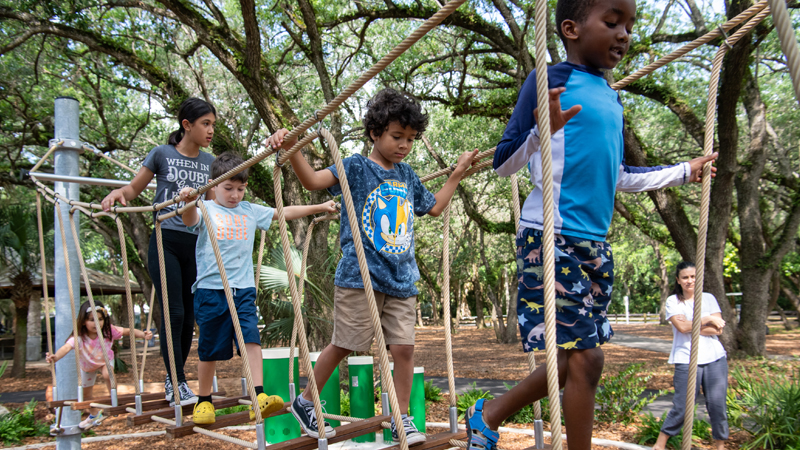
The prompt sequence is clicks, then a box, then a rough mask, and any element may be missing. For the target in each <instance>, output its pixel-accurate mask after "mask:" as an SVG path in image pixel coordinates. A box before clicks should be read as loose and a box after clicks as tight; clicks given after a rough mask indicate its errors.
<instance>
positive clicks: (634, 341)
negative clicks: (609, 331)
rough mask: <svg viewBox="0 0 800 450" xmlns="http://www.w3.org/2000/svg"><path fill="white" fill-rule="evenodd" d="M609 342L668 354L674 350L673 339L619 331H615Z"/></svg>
mask: <svg viewBox="0 0 800 450" xmlns="http://www.w3.org/2000/svg"><path fill="white" fill-rule="evenodd" d="M609 343H610V344H616V345H624V346H625V347H632V348H638V349H641V350H650V351H654V352H660V353H666V354H669V353H670V352H671V351H672V341H668V340H666V339H657V338H649V337H642V336H636V335H633V334H626V333H619V332H614V337H612V338H611V340H610V341H609Z"/></svg>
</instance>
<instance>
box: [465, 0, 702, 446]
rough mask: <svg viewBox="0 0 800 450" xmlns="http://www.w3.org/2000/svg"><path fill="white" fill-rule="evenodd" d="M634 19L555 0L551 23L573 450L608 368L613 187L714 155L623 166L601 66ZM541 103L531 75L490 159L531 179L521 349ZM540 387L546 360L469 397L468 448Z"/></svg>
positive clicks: (538, 257) (588, 424)
mask: <svg viewBox="0 0 800 450" xmlns="http://www.w3.org/2000/svg"><path fill="white" fill-rule="evenodd" d="M635 18H636V3H635V0H559V2H558V5H557V6H556V23H557V24H558V27H557V31H558V33H559V36H560V37H561V40H562V42H563V43H564V46H565V47H566V49H567V61H566V62H563V63H560V64H556V65H554V66H551V67H549V68H548V77H549V88H550V91H549V104H550V108H549V109H550V116H551V123H550V129H551V132H552V133H553V136H552V161H553V163H552V168H553V201H554V203H555V204H554V214H555V260H556V282H555V288H556V307H557V312H556V324H557V325H556V327H557V344H558V347H559V350H558V370H559V380H560V385H561V387H564V396H563V403H564V418H565V421H566V426H567V431H568V435H569V448H570V449H571V450H575V449H589V448H591V437H592V426H593V422H594V397H595V391H596V388H597V383H598V381H599V379H600V375H601V373H602V370H603V351H602V349H601V348H600V345H601V344H603V343H605V342H607V341H608V340H609V339H610V338H611V336H612V335H613V331H612V330H611V325H610V323H609V321H608V320H607V319H606V310H607V308H608V304H609V302H610V300H611V291H612V285H613V282H614V259H613V256H612V253H611V246H610V245H609V244H608V243H607V242H605V238H606V233H607V232H608V228H609V225H610V224H611V216H612V214H613V212H614V195H615V192H616V191H624V192H641V191H647V190H653V189H660V188H664V187H670V186H679V185H682V184H684V183H686V182H689V181H699V179H700V175H701V172H702V167H703V164H705V163H706V162H708V161H713V160H714V159H715V158H716V154H714V155H712V156H709V157H705V158H697V159H693V160H691V161H689V162H684V163H681V164H676V165H674V166H660V167H630V166H627V165H626V164H625V163H624V161H623V152H624V143H623V126H624V123H623V117H622V112H623V108H622V103H621V101H620V98H619V95H618V94H617V92H615V91H614V90H613V89H611V87H610V86H609V85H608V83H607V82H606V80H605V79H604V78H603V72H602V71H603V70H609V69H613V68H614V67H615V66H616V65H617V64H618V63H619V61H620V60H621V59H622V57H623V56H625V53H626V52H627V51H628V46H629V45H630V38H631V29H632V27H633V24H634V22H635ZM562 104H563V106H564V110H562ZM536 106H537V98H536V76H535V73H532V74H530V76H528V78H527V80H526V81H525V83H524V85H523V87H522V90H521V91H520V94H519V98H518V101H517V105H516V107H515V109H514V113H513V114H512V116H511V119H510V120H509V122H508V126H507V128H506V131H505V133H504V134H503V138H502V140H501V141H500V143H499V144H498V145H497V151H496V152H495V155H494V169H495V171H496V172H497V173H498V175H500V176H510V175H512V174H514V173H516V172H517V171H519V170H520V169H522V168H523V167H525V166H526V165H527V166H528V168H529V170H530V173H531V181H532V182H533V183H534V184H535V188H534V189H533V191H532V192H531V194H530V195H529V196H528V198H527V200H526V201H525V205H524V207H523V210H522V215H521V218H520V228H519V233H518V234H517V266H518V272H517V275H518V279H519V295H518V304H517V305H518V306H517V312H518V314H519V328H520V334H521V338H522V346H523V349H524V350H525V351H526V352H528V351H533V350H541V349H544V308H543V306H544V294H543V292H544V290H543V270H544V269H543V262H542V256H543V255H542V254H541V250H542V228H543V202H542V164H541V153H539V151H538V150H539V126H538V125H537V123H536V113H537V111H536ZM714 170H716V169H713V168H712V173H713V171H714ZM712 176H713V175H712ZM545 395H547V375H546V368H545V365H544V364H543V365H540V366H539V367H538V368H537V370H536V371H534V372H533V373H532V374H531V375H529V376H528V377H527V378H525V379H524V380H523V381H522V382H521V383H520V384H518V385H517V386H515V387H514V388H513V389H512V390H511V391H510V392H509V393H508V394H506V395H503V396H502V397H499V398H497V399H495V400H490V401H484V400H479V401H478V402H476V404H475V405H474V406H473V407H472V408H470V409H469V411H468V412H467V414H466V420H467V431H468V434H469V446H470V448H471V449H480V450H493V449H494V448H495V447H496V444H497V438H498V434H497V431H496V430H497V427H498V426H499V425H500V424H501V422H502V421H503V420H505V419H506V418H507V417H509V416H511V415H512V414H513V413H515V412H516V411H518V410H519V409H521V408H522V407H524V406H525V405H528V404H530V403H531V402H533V401H536V400H538V399H540V398H542V397H544V396H545Z"/></svg>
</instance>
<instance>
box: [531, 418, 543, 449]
mask: <svg viewBox="0 0 800 450" xmlns="http://www.w3.org/2000/svg"><path fill="white" fill-rule="evenodd" d="M533 434H534V438H535V440H534V443H535V444H534V445H535V447H536V448H544V422H542V421H541V419H540V420H534V421H533Z"/></svg>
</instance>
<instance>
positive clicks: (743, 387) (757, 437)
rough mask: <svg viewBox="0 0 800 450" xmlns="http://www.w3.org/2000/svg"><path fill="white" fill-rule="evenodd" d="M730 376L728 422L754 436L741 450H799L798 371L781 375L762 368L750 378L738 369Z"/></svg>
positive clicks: (799, 399)
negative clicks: (729, 414) (731, 378)
mask: <svg viewBox="0 0 800 450" xmlns="http://www.w3.org/2000/svg"><path fill="white" fill-rule="evenodd" d="M787 375H788V376H787ZM732 376H733V379H734V386H733V387H731V389H730V391H731V392H732V395H729V396H728V408H729V410H730V411H731V412H732V414H731V418H732V420H731V423H732V425H735V426H736V427H737V428H740V429H742V430H745V431H747V432H748V433H750V434H751V435H752V436H753V440H751V441H750V442H748V443H747V444H745V446H744V448H745V449H757V448H758V449H760V448H765V449H770V450H774V449H783V448H790V447H800V369H799V370H797V372H796V373H794V374H784V373H778V371H775V370H769V369H767V368H764V369H763V370H762V371H761V373H760V374H759V375H758V376H752V375H750V374H748V373H747V371H746V370H745V369H743V368H741V367H737V368H735V369H734V370H733V371H732Z"/></svg>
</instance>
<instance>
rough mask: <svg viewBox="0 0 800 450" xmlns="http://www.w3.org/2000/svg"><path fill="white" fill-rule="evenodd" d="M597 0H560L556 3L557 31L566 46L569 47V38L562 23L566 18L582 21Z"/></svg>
mask: <svg viewBox="0 0 800 450" xmlns="http://www.w3.org/2000/svg"><path fill="white" fill-rule="evenodd" d="M595 3H597V0H558V3H557V4H556V32H557V33H558V37H560V38H561V43H562V44H564V48H565V49H566V48H567V38H566V37H565V36H564V32H563V31H562V30H561V24H562V23H564V21H565V20H572V21H574V22H577V23H582V22H583V21H585V20H586V18H587V17H588V16H589V11H591V10H592V7H593V6H594V4H595Z"/></svg>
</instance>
